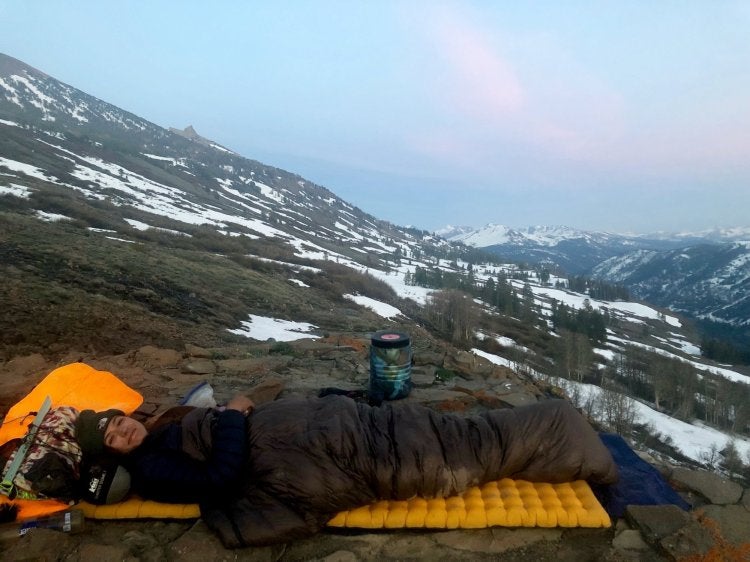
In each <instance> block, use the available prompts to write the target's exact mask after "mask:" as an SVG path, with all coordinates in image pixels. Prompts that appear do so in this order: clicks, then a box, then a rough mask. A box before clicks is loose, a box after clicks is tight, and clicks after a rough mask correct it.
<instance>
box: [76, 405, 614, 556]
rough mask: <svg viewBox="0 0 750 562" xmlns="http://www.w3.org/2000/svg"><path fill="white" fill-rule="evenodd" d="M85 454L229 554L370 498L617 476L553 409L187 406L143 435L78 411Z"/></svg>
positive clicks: (121, 421) (135, 425) (140, 428)
mask: <svg viewBox="0 0 750 562" xmlns="http://www.w3.org/2000/svg"><path fill="white" fill-rule="evenodd" d="M77 435H78V439H79V442H80V444H81V448H82V449H83V452H84V454H85V455H88V456H94V455H98V454H100V453H102V452H103V451H109V452H113V453H117V454H118V455H120V456H121V459H120V462H121V463H122V464H123V465H124V466H125V467H126V468H127V469H128V471H129V472H130V474H131V477H132V489H133V491H134V492H136V493H137V494H139V495H140V496H142V497H144V498H147V499H152V500H156V501H163V502H176V503H199V504H200V508H201V516H202V517H203V519H204V520H205V522H206V523H207V524H208V525H209V527H211V528H212V529H213V530H215V531H216V532H217V533H218V534H219V536H220V537H221V540H222V542H223V543H224V545H225V546H227V547H240V546H248V545H267V544H271V543H275V542H285V541H289V540H292V539H297V538H302V537H307V536H310V535H312V534H313V533H315V532H317V531H319V530H320V529H322V528H323V527H324V526H325V525H326V523H327V522H328V521H329V520H330V519H331V518H332V517H333V516H334V515H336V514H337V513H338V512H340V511H343V510H348V509H353V508H356V507H360V506H363V505H366V504H369V503H372V502H374V501H377V500H382V499H395V500H405V499H409V498H412V497H415V496H422V497H447V496H451V495H454V494H458V493H461V492H462V491H464V490H466V489H467V488H469V487H471V486H476V485H481V484H483V483H485V482H488V481H492V480H498V479H501V478H505V477H509V478H516V479H523V480H529V481H532V482H534V481H536V482H553V483H554V482H566V481H572V480H577V479H585V480H588V481H589V482H591V483H596V484H609V483H613V482H615V481H616V479H617V469H616V467H615V464H614V462H613V460H612V457H611V456H610V454H609V451H608V450H607V449H606V447H605V446H604V445H603V444H602V442H601V441H600V439H599V437H598V436H597V434H596V432H595V431H594V430H593V429H592V428H591V426H590V425H589V424H588V423H587V422H586V421H585V420H584V418H583V417H582V416H581V415H580V414H579V413H578V412H577V411H576V410H575V409H574V408H573V407H572V406H571V405H570V404H569V403H568V402H565V401H563V400H547V401H544V402H540V403H538V404H534V405H530V406H522V407H518V408H514V409H500V410H491V411H488V412H485V413H482V414H479V415H475V416H471V417H460V416H457V415H453V414H440V413H437V412H434V411H432V410H430V409H428V408H425V407H421V406H417V405H414V404H406V403H405V404H399V403H393V404H390V403H389V404H385V405H383V406H381V407H370V406H367V405H365V404H362V403H358V402H355V401H353V400H351V399H349V398H347V397H344V396H335V395H332V396H326V397H323V398H307V399H281V400H276V401H273V402H268V403H265V404H262V405H260V406H258V407H257V408H256V407H254V405H253V403H252V402H251V401H250V399H248V398H246V397H244V396H237V397H235V398H233V399H232V400H230V401H229V403H227V404H226V407H225V408H224V409H223V410H221V411H220V410H218V409H205V408H196V409H193V410H191V411H189V412H188V413H186V414H185V415H184V416H182V417H181V418H179V419H176V420H174V421H171V422H168V423H163V424H161V425H160V426H156V427H155V428H153V429H150V430H147V429H146V427H145V426H144V425H143V424H141V423H140V422H138V421H137V420H135V419H133V418H130V417H127V416H124V415H122V412H119V411H117V410H108V411H106V412H99V413H96V412H94V411H93V410H84V411H83V412H82V413H81V415H80V416H79V419H78V422H77Z"/></svg>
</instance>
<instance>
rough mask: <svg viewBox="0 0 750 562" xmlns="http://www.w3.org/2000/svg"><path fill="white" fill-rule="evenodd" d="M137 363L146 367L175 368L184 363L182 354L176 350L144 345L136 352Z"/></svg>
mask: <svg viewBox="0 0 750 562" xmlns="http://www.w3.org/2000/svg"><path fill="white" fill-rule="evenodd" d="M135 355H136V361H137V362H138V363H139V364H140V365H142V366H144V367H173V366H175V365H179V364H180V363H181V362H182V354H181V353H180V352H179V351H175V350H174V349H161V348H159V347H154V346H152V345H144V346H143V347H142V348H140V349H139V350H138V351H137V352H136V354H135Z"/></svg>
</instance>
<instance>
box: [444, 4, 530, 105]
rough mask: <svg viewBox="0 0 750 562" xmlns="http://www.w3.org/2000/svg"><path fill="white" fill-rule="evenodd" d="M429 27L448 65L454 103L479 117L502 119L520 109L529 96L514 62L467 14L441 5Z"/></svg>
mask: <svg viewBox="0 0 750 562" xmlns="http://www.w3.org/2000/svg"><path fill="white" fill-rule="evenodd" d="M432 15H433V22H432V23H433V25H432V26H430V27H429V29H430V30H431V32H432V40H433V42H434V46H435V47H436V49H437V54H438V55H439V56H440V57H441V58H442V60H443V61H444V62H445V63H446V65H447V68H446V70H447V74H448V78H449V81H450V84H449V86H448V89H449V90H448V93H449V94H450V96H451V98H452V99H451V101H452V104H454V107H455V108H457V109H459V110H460V111H463V112H466V113H468V114H470V115H472V116H475V117H484V118H494V119H501V118H503V117H505V116H508V115H510V114H513V113H515V112H517V111H518V110H519V109H520V108H521V107H522V106H523V104H524V101H525V95H524V89H523V87H522V85H521V81H520V79H519V77H518V75H517V73H516V71H515V69H514V68H513V65H512V64H511V63H510V62H509V61H508V60H507V59H506V58H505V57H503V56H502V54H501V53H500V52H498V48H497V47H496V46H495V45H493V42H492V41H491V39H490V37H489V36H487V34H486V33H484V32H483V30H482V29H480V28H479V27H478V26H476V25H474V24H473V23H472V22H470V21H469V20H468V18H466V17H465V16H464V14H462V13H460V12H458V11H456V10H453V9H449V8H445V7H443V8H439V9H438V10H437V11H435V12H434V13H433V14H432Z"/></svg>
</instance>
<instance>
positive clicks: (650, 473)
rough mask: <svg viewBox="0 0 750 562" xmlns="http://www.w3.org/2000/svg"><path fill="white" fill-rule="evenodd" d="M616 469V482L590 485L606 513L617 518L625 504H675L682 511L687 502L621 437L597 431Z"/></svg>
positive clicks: (622, 511)
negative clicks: (618, 476)
mask: <svg viewBox="0 0 750 562" xmlns="http://www.w3.org/2000/svg"><path fill="white" fill-rule="evenodd" d="M599 437H600V438H601V440H602V442H603V443H604V445H606V447H607V449H609V452H610V453H611V454H612V458H614V460H615V464H617V468H618V470H619V472H620V480H619V481H618V482H617V484H612V485H609V486H599V487H594V492H595V493H596V495H597V497H598V498H599V501H600V502H601V504H602V506H603V507H604V509H606V510H607V513H608V514H609V516H610V517H616V518H620V517H622V516H623V515H624V514H625V508H626V507H627V506H628V505H668V504H672V505H676V506H678V507H680V508H682V509H684V510H685V511H688V510H689V509H690V505H689V504H688V503H687V502H686V501H685V500H683V499H682V497H680V495H679V494H678V493H677V492H675V491H674V490H673V489H672V488H671V487H670V485H669V484H668V483H667V481H666V480H665V479H664V477H663V476H662V475H661V473H660V472H659V471H658V470H656V469H655V468H654V467H653V466H651V465H650V464H648V463H647V462H646V461H644V460H643V459H641V458H640V457H639V456H638V455H636V454H635V452H634V451H633V449H631V448H630V446H629V445H628V444H627V443H626V442H625V440H624V439H623V438H622V437H620V436H619V435H616V434H614V433H600V434H599Z"/></svg>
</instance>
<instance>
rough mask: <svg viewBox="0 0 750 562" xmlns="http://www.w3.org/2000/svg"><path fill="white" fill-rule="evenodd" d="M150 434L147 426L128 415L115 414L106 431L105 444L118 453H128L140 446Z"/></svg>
mask: <svg viewBox="0 0 750 562" xmlns="http://www.w3.org/2000/svg"><path fill="white" fill-rule="evenodd" d="M146 435H148V431H146V428H145V426H144V425H143V424H142V423H141V422H139V421H136V420H134V419H133V418H129V417H127V416H115V417H114V418H113V419H112V421H111V422H109V425H108V426H107V429H106V431H105V432H104V445H105V446H106V447H107V448H109V449H111V450H113V451H115V452H116V453H121V454H126V453H129V452H130V451H132V450H133V449H135V448H136V447H138V445H140V444H141V443H143V440H144V439H145V438H146Z"/></svg>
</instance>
